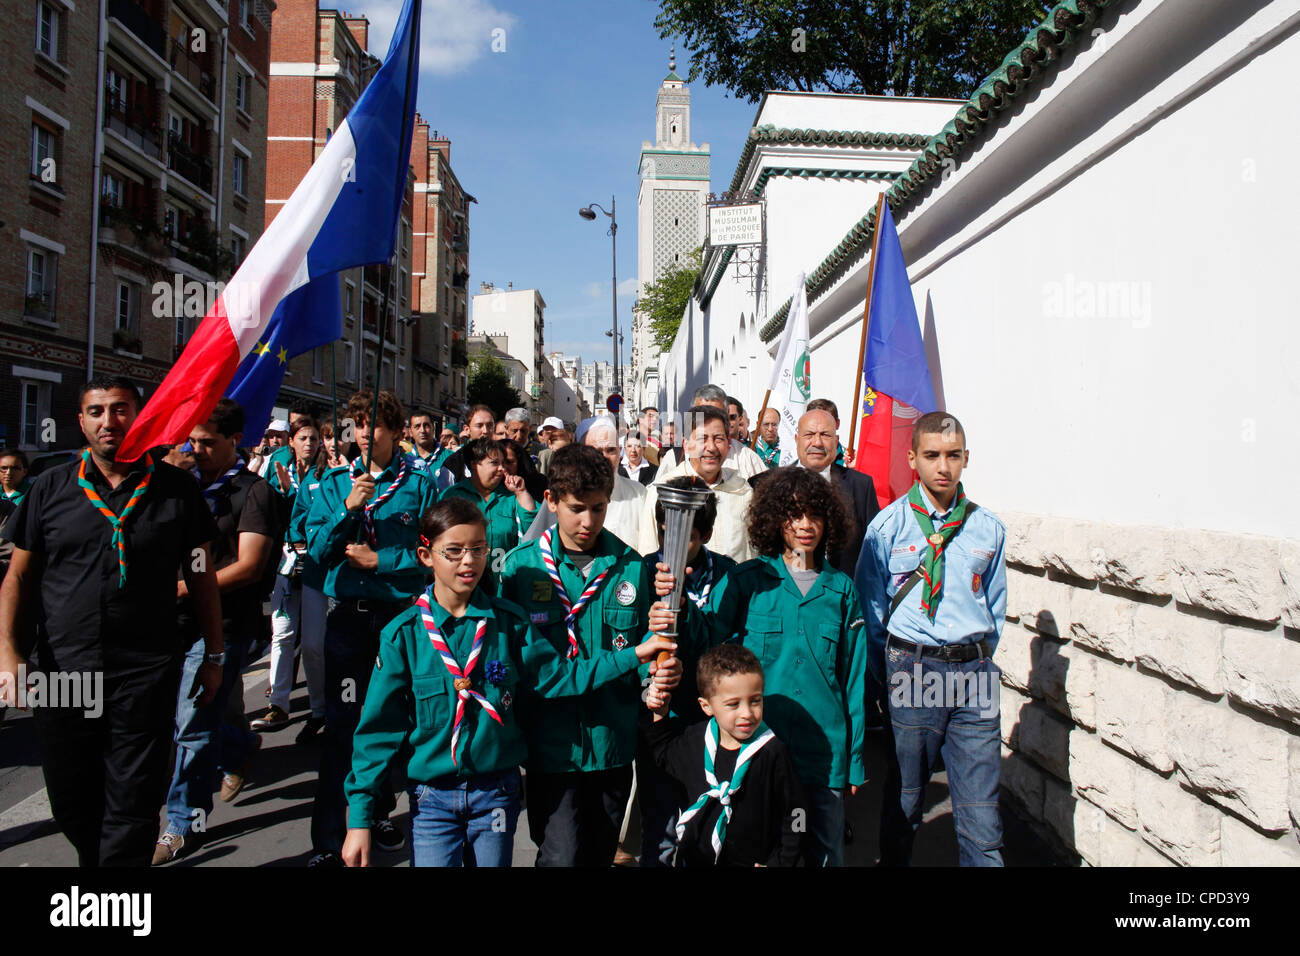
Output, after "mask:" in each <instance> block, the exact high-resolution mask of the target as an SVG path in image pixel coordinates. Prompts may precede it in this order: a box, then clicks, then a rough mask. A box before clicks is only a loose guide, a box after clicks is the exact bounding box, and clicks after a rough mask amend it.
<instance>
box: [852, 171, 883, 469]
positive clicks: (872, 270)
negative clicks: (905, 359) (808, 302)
mask: <svg viewBox="0 0 1300 956" xmlns="http://www.w3.org/2000/svg"><path fill="white" fill-rule="evenodd" d="M884 210H885V191H884V190H882V191H881V193H880V195H879V196H878V197H877V198H876V226H875V231H874V232H873V233H872V236H871V264H870V266H869V267H868V269H867V301H866V302H865V303H863V306H862V340H861V342H859V343H858V373H857V375H855V376H854V377H853V404H852V405H850V406H849V408H851V409H852V410H853V418H852V419H850V421H852V422H854V423H855V425H854V427H852V428H850V429H849V450H848V452H847V453H846V454H845V456H844V463H845V464H846V465H848V467H850V468H852V467H853V465H852V461H853V443H854V442H855V441H857V439H858V426H859V425H860V424H861V421H862V414H861V412H859V411H858V399H860V398H861V397H862V364H863V363H864V362H865V361H866V359H867V332H868V330H869V328H870V326H871V287H872V286H873V285H875V281H876V254H877V253H878V252H879V251H880V217H881V216H883V215H884Z"/></svg>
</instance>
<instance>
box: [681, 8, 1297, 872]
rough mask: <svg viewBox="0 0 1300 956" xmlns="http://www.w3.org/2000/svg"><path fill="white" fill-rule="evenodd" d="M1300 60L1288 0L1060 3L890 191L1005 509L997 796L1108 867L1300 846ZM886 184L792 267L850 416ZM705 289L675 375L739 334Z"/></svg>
mask: <svg viewBox="0 0 1300 956" xmlns="http://www.w3.org/2000/svg"><path fill="white" fill-rule="evenodd" d="M1296 62H1300V0H1278V2H1274V3H1270V4H1240V3H1235V2H1232V0H1197V2H1191V3H1185V2H1174V0H1144V2H1138V0H1096V2H1093V3H1089V4H1081V3H1078V2H1077V0H1069V2H1063V3H1060V4H1058V5H1057V6H1056V7H1054V8H1053V9H1052V11H1051V12H1050V13H1049V14H1048V16H1047V18H1046V20H1045V21H1044V23H1043V24H1042V25H1040V26H1039V27H1037V28H1035V29H1034V30H1033V31H1031V33H1030V34H1029V36H1028V37H1027V38H1026V39H1025V41H1024V42H1023V43H1022V44H1021V45H1019V46H1018V47H1017V48H1016V49H1015V50H1013V51H1010V55H1009V56H1008V58H1007V59H1006V60H1005V61H1004V64H1003V67H1002V68H1000V69H999V71H997V72H996V73H995V74H994V75H993V76H991V77H990V78H989V80H988V81H987V82H986V83H985V85H984V86H983V87H982V88H981V89H980V90H979V91H977V92H976V94H975V95H974V96H973V97H972V98H971V100H970V102H969V103H966V104H963V105H962V106H961V107H960V108H959V109H957V110H955V111H954V113H953V115H952V116H950V117H949V119H948V121H947V122H946V125H944V127H943V129H942V130H941V131H939V132H938V133H937V134H936V135H935V136H934V137H933V138H932V139H931V140H930V141H929V142H928V143H927V144H926V145H925V147H924V148H923V150H922V152H921V155H920V156H919V157H918V158H917V159H916V161H915V162H914V163H913V164H912V165H911V166H910V167H909V168H908V170H907V172H906V173H905V174H904V175H903V176H901V177H899V178H898V179H897V180H895V181H893V182H892V183H890V184H889V192H888V196H889V201H890V205H891V209H892V211H893V214H894V217H895V220H896V221H897V223H898V228H899V236H900V241H901V244H902V249H903V254H904V258H905V260H906V262H907V266H908V271H909V276H910V279H911V282H912V289H913V294H914V300H915V303H916V308H917V313H918V315H919V316H920V318H921V323H922V328H923V332H924V335H925V338H926V342H927V350H928V358H929V364H930V370H931V374H932V377H933V378H934V380H935V383H936V386H937V388H936V395H937V396H938V398H939V402H940V404H941V406H942V407H944V408H946V409H947V410H949V411H951V412H953V413H954V414H955V415H956V416H957V417H958V418H959V419H960V420H961V421H962V423H963V424H964V426H965V428H966V432H967V436H968V442H969V446H970V448H971V450H972V453H971V460H970V466H969V468H968V470H967V471H966V473H965V475H964V476H963V477H964V483H965V486H966V489H967V490H968V492H969V493H970V495H971V497H972V498H973V499H974V500H975V501H977V502H979V503H980V504H981V505H983V506H985V507H988V508H990V509H991V510H993V511H994V512H996V513H997V514H998V515H999V516H1000V517H1001V518H1002V519H1003V520H1004V521H1005V523H1006V525H1007V529H1008V539H1007V560H1008V608H1007V623H1006V626H1005V630H1004V632H1003V636H1002V640H1001V643H1000V644H999V647H998V653H997V662H998V664H999V666H1000V667H1001V670H1002V681H1003V686H1002V688H1001V713H1002V740H1003V761H1002V784H1003V789H1004V792H1005V795H1006V797H1007V799H1008V801H1009V802H1010V804H1012V805H1014V806H1015V807H1016V808H1017V809H1018V810H1019V812H1020V813H1022V814H1023V815H1024V816H1026V817H1027V818H1028V819H1030V820H1031V821H1034V822H1035V825H1036V826H1037V828H1038V829H1039V830H1040V832H1042V833H1043V834H1044V835H1046V836H1048V837H1049V838H1050V839H1052V840H1053V841H1055V842H1056V843H1057V844H1058V845H1059V846H1060V847H1062V848H1063V850H1064V851H1065V852H1068V853H1070V854H1072V855H1073V856H1074V857H1075V858H1077V859H1078V860H1081V861H1083V862H1086V863H1088V864H1091V865H1111V866H1133V865H1170V864H1174V865H1208V866H1214V865H1229V866H1237V865H1256V866H1258V865H1282V866H1297V865H1300V828H1298V826H1297V824H1298V823H1300V787H1298V786H1297V783H1296V781H1297V780H1300V685H1298V684H1297V679H1298V678H1297V675H1300V641H1298V640H1297V634H1298V633H1300V544H1298V543H1297V539H1300V517H1297V516H1294V515H1291V514H1290V512H1289V511H1288V510H1286V509H1280V510H1279V509H1278V508H1276V507H1273V506H1271V505H1272V503H1273V501H1274V500H1275V497H1276V495H1275V492H1276V489H1277V484H1276V478H1277V476H1279V475H1292V474H1295V473H1296V472H1297V471H1300V450H1297V447H1296V445H1295V443H1294V442H1293V441H1292V440H1291V436H1292V432H1293V429H1292V428H1291V427H1290V422H1289V418H1290V416H1291V415H1292V414H1293V410H1294V409H1295V408H1296V407H1298V406H1300V326H1298V325H1297V323H1296V321H1295V292H1294V282H1293V278H1292V277H1293V274H1294V265H1293V263H1292V260H1293V258H1294V253H1293V250H1294V238H1293V236H1294V227H1293V223H1294V219H1295V213H1296V206H1297V200H1296V193H1295V190H1294V187H1293V181H1292V174H1291V171H1290V168H1289V167H1290V164H1289V162H1288V161H1287V160H1286V159H1285V157H1289V156H1292V155H1295V154H1296V151H1297V149H1298V148H1300V128H1297V126H1296V125H1295V124H1294V123H1292V122H1290V121H1289V117H1290V116H1291V115H1292V113H1293V106H1292V102H1291V101H1292V96H1291V88H1292V86H1293V79H1292V78H1293V75H1294V64H1295V63H1296ZM800 125H808V124H806V123H805V124H800ZM769 188H770V187H769ZM870 198H871V197H864V198H863V200H861V201H859V202H858V203H857V206H856V210H855V213H856V214H855V216H854V217H853V218H854V221H853V222H852V223H851V224H850V225H849V226H848V228H847V229H845V230H844V231H842V232H841V233H840V234H839V235H837V236H836V237H834V240H833V241H832V242H830V243H821V244H819V246H818V250H819V251H818V252H817V253H816V254H815V255H810V256H809V258H808V259H806V260H805V261H803V262H801V263H800V265H799V268H801V269H806V270H807V272H808V281H807V291H808V298H809V306H810V314H809V326H810V334H811V338H812V341H811V356H812V358H811V361H812V375H813V393H814V394H815V395H820V394H823V393H824V392H828V391H831V390H832V389H833V393H834V395H835V398H836V401H838V402H839V403H840V408H841V411H842V413H843V412H847V409H846V404H847V403H848V402H849V401H851V397H852V388H853V384H854V378H855V376H856V374H857V371H856V368H855V365H856V359H857V353H858V342H859V335H860V325H859V323H860V322H861V319H862V309H863V299H864V295H865V287H866V276H867V271H866V270H867V266H868V264H869V262H868V259H869V253H870V248H871V241H872V238H873V233H874V215H871V214H869V210H870V209H871V203H870V201H869V199H870ZM770 218H771V207H770V206H769V223H770ZM769 236H771V239H772V241H774V240H775V238H776V237H775V236H774V235H773V234H772V232H771V230H770V229H769ZM808 252H809V253H810V254H811V253H813V250H812V249H809V250H808ZM770 255H771V258H772V259H773V282H774V283H777V282H780V283H782V284H784V283H786V282H788V281H789V280H788V279H785V278H783V277H782V276H781V275H780V274H778V272H777V268H778V267H777V264H776V262H775V259H776V251H775V249H773V250H771V252H770ZM727 281H728V279H727V277H725V276H723V277H722V278H721V280H720V285H719V289H720V288H721V287H722V284H725V283H726V282H727ZM775 288H777V289H778V290H779V294H778V295H774V296H773V297H772V298H771V300H770V301H769V303H768V307H767V308H766V309H757V308H755V309H754V314H755V315H757V316H758V317H759V319H760V326H759V335H758V338H759V340H760V342H761V343H762V344H761V346H760V347H759V348H758V349H757V350H756V357H757V360H758V361H757V364H758V365H760V366H761V365H762V356H764V355H768V356H770V354H771V353H772V352H773V351H774V350H775V347H776V344H777V342H778V340H779V335H780V331H781V328H782V326H783V324H784V321H785V318H786V314H787V312H788V303H787V295H788V293H787V292H786V291H785V290H780V286H779V285H777V286H775ZM717 294H718V293H714V297H713V300H712V301H711V302H710V306H709V308H708V309H701V307H700V303H699V302H695V303H693V311H694V312H698V313H700V314H699V315H696V316H693V317H692V316H688V318H691V319H692V321H691V323H690V324H689V325H684V326H683V334H681V335H679V336H678V340H677V342H676V343H675V344H674V347H673V357H674V359H676V360H677V362H676V364H675V366H674V368H675V369H676V374H678V375H679V376H680V377H681V378H680V382H681V384H682V385H685V384H687V383H689V382H694V381H696V380H703V379H704V378H717V377H721V376H723V375H725V374H727V372H728V367H727V366H726V365H725V364H724V362H723V355H724V350H725V349H727V348H730V338H731V336H732V335H735V336H736V337H737V339H738V341H739V340H741V338H742V330H741V329H740V328H739V323H738V322H737V319H736V315H735V314H734V313H733V314H732V315H731V316H730V317H729V319H727V320H726V321H723V316H722V315H721V314H720V307H719V303H718V301H717ZM710 317H713V318H715V321H713V322H712V323H708V322H706V321H705V320H706V319H708V318H710ZM743 331H744V332H745V333H748V331H749V329H748V327H747V328H746V329H745V330H743ZM679 349H680V350H682V354H681V355H678V354H677V353H678V352H679ZM727 354H731V355H734V354H736V353H727ZM686 358H689V359H690V361H689V362H686V361H685V359H686ZM768 361H770V358H769V359H768ZM665 364H668V363H665ZM751 378H752V380H751V384H750V386H749V390H748V394H749V395H750V396H751V397H752V396H753V395H754V394H755V393H756V387H755V385H754V384H753V383H754V382H755V381H757V382H759V383H760V384H761V383H762V379H763V376H761V375H754V376H752V377H751ZM823 382H825V383H827V385H825V386H824V385H823V384H822V383H823ZM665 385H667V380H665ZM828 386H829V387H828ZM758 395H759V398H761V393H758ZM840 396H843V398H842V399H841V398H840ZM751 400H752V398H751ZM663 407H668V406H667V405H666V404H665V405H664V406H663ZM842 419H843V421H842V437H843V438H844V440H845V444H847V443H848V442H847V438H848V432H849V429H851V428H853V427H854V425H855V424H856V422H855V421H854V420H853V416H852V415H848V414H842Z"/></svg>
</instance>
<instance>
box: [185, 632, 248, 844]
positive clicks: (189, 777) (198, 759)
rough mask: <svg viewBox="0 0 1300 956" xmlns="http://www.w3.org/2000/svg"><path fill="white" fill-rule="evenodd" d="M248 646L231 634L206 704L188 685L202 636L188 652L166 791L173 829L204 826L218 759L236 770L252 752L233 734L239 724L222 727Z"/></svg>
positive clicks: (191, 683)
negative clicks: (218, 682) (201, 703)
mask: <svg viewBox="0 0 1300 956" xmlns="http://www.w3.org/2000/svg"><path fill="white" fill-rule="evenodd" d="M247 650H248V644H247V643H246V642H244V641H232V640H230V638H229V636H228V635H227V637H226V665H225V668H224V669H223V671H222V674H221V687H220V688H218V690H217V696H216V697H215V698H213V699H212V700H211V701H210V702H208V703H207V704H206V705H204V706H202V707H200V706H198V699H197V698H196V697H191V696H190V690H191V689H192V688H193V687H194V678H195V676H196V675H197V674H198V672H199V665H201V664H202V663H203V655H204V654H205V653H206V651H207V646H206V644H205V643H204V641H203V639H202V638H199V639H197V640H195V641H194V643H193V644H191V645H190V649H189V650H188V651H186V652H185V663H184V665H183V667H182V669H181V686H180V691H179V693H177V695H176V728H175V734H176V736H175V739H176V764H175V766H174V767H173V769H172V782H171V789H170V790H169V791H168V793H167V829H169V830H173V831H175V832H177V833H188V832H189V831H190V830H191V829H198V830H202V829H204V828H205V827H206V823H207V817H208V816H209V815H210V814H211V813H212V793H213V791H214V790H216V789H217V769H218V762H220V763H221V765H222V766H223V767H225V769H227V770H235V769H237V768H238V767H239V766H240V764H242V763H243V762H244V760H245V759H247V757H248V754H249V751H250V748H249V743H248V741H247V740H246V739H245V738H244V737H243V736H242V735H240V734H238V733H234V730H235V728H228V729H226V728H223V721H222V717H223V715H224V714H225V711H226V704H227V701H228V699H229V697H230V693H231V690H232V688H234V687H238V686H240V681H239V672H240V670H241V669H242V668H243V666H244V655H245V653H246V652H247ZM200 811H202V812H201V813H200ZM199 821H202V823H200V822H199ZM196 824H197V825H196Z"/></svg>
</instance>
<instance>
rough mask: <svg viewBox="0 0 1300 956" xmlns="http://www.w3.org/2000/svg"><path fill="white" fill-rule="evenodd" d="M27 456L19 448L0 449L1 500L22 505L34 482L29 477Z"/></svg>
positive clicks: (16, 505) (15, 505)
mask: <svg viewBox="0 0 1300 956" xmlns="http://www.w3.org/2000/svg"><path fill="white" fill-rule="evenodd" d="M27 467H28V466H27V456H26V455H25V454H23V453H22V452H21V451H19V450H18V449H17V448H0V498H4V499H5V500H7V501H10V502H12V503H13V505H14V507H15V508H16V507H18V506H19V505H20V504H22V502H23V499H24V498H26V497H27V489H28V488H30V487H31V486H32V480H31V479H30V478H28V477H27Z"/></svg>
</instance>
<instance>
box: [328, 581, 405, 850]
mask: <svg viewBox="0 0 1300 956" xmlns="http://www.w3.org/2000/svg"><path fill="white" fill-rule="evenodd" d="M396 616H397V612H396V611H394V612H393V613H391V614H390V613H386V612H380V611H358V610H357V609H356V608H355V607H353V606H352V605H349V604H340V603H338V602H336V601H334V600H333V599H330V602H329V613H328V615H327V616H326V618H325V690H326V693H325V733H324V735H323V739H322V741H321V758H320V774H319V776H318V778H317V781H316V797H315V800H314V802H313V804H312V811H311V845H312V849H313V850H314V851H315V852H317V853H341V852H342V851H343V837H344V836H345V835H346V833H347V810H348V803H347V797H346V796H344V793H343V782H344V781H345V780H346V779H347V776H348V772H349V771H350V770H351V769H352V735H353V734H354V733H355V732H356V729H357V724H358V723H360V721H361V708H362V705H364V704H365V702H366V689H367V688H369V686H370V675H371V674H372V673H374V669H375V658H376V657H378V655H379V632H380V631H382V630H383V629H384V626H385V625H386V624H387V623H388V622H389V621H390V620H392V618H394V617H396ZM398 759H400V757H399V758H398ZM395 805H396V800H395V799H394V797H393V788H392V782H391V780H390V779H389V775H388V774H384V777H383V782H382V786H381V788H380V793H379V799H378V800H376V801H375V822H379V821H381V820H386V819H387V818H388V814H390V813H392V811H393V807H394V806H395Z"/></svg>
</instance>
